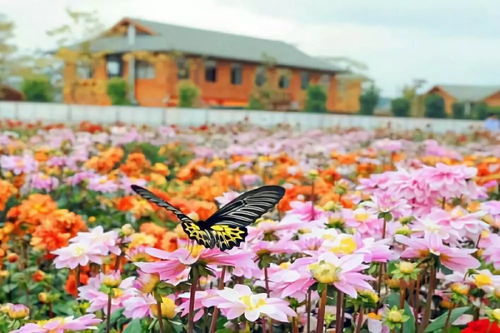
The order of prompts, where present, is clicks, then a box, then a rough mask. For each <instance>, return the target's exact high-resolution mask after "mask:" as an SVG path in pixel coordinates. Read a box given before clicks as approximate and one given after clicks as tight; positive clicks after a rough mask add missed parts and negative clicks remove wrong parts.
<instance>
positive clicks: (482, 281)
mask: <svg viewBox="0 0 500 333" xmlns="http://www.w3.org/2000/svg"><path fill="white" fill-rule="evenodd" d="M474 283H475V284H476V286H478V287H484V286H489V285H491V284H492V283H493V280H492V279H491V277H490V276H488V275H486V274H478V275H476V276H475V277H474Z"/></svg>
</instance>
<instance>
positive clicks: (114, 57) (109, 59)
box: [106, 54, 124, 79]
mask: <svg viewBox="0 0 500 333" xmlns="http://www.w3.org/2000/svg"><path fill="white" fill-rule="evenodd" d="M112 63H116V64H117V65H118V71H117V74H113V73H111V71H110V69H109V65H110V64H112ZM123 69H124V66H123V59H122V56H121V55H120V54H110V55H108V56H106V75H107V77H108V78H109V79H110V78H113V77H122V76H123Z"/></svg>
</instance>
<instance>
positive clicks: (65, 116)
mask: <svg viewBox="0 0 500 333" xmlns="http://www.w3.org/2000/svg"><path fill="white" fill-rule="evenodd" d="M0 119H15V120H23V121H38V120H40V121H45V122H64V123H78V122H80V121H84V120H87V121H92V122H98V123H102V124H112V123H116V122H123V123H127V124H137V125H151V126H157V125H167V124H176V125H182V126H198V125H203V124H207V123H215V124H227V123H234V122H237V121H243V120H245V119H248V120H249V121H250V122H251V123H253V124H256V125H260V126H266V127H268V126H274V125H278V124H280V123H288V124H290V125H293V126H296V127H297V128H300V129H304V130H307V129H314V128H327V127H335V126H339V127H361V128H365V129H373V128H379V127H386V126H389V125H390V126H391V127H392V128H394V129H397V130H411V129H417V128H420V129H428V130H432V131H434V132H439V133H444V132H447V131H455V132H467V131H470V130H471V129H478V128H482V127H483V125H482V122H480V121H471V120H455V119H428V118H393V117H376V116H357V115H339V114H321V113H304V112H275V111H253V110H214V109H184V108H155V107H137V106H95V105H69V104H55V103H29V102H0Z"/></svg>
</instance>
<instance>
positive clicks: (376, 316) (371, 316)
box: [367, 312, 382, 320]
mask: <svg viewBox="0 0 500 333" xmlns="http://www.w3.org/2000/svg"><path fill="white" fill-rule="evenodd" d="M367 316H368V318H370V319H374V320H381V319H382V315H379V314H376V313H375V312H370V313H369V314H368V315H367Z"/></svg>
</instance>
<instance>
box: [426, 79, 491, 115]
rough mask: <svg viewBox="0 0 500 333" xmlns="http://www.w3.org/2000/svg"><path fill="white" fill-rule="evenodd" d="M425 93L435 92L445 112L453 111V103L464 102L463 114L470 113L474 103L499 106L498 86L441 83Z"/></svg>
mask: <svg viewBox="0 0 500 333" xmlns="http://www.w3.org/2000/svg"><path fill="white" fill-rule="evenodd" d="M427 94H437V95H439V96H441V97H443V99H444V104H445V110H446V113H447V114H451V113H452V112H453V104H455V103H464V104H465V114H466V115H470V113H471V111H472V108H473V106H474V105H475V104H478V103H481V102H484V103H486V104H487V105H488V106H491V107H496V106H500V85H499V86H473V85H456V84H455V85H452V84H442V85H437V86H434V87H432V88H431V89H430V90H429V91H428V92H427Z"/></svg>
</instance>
